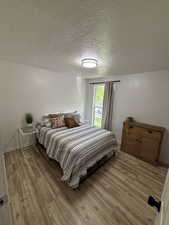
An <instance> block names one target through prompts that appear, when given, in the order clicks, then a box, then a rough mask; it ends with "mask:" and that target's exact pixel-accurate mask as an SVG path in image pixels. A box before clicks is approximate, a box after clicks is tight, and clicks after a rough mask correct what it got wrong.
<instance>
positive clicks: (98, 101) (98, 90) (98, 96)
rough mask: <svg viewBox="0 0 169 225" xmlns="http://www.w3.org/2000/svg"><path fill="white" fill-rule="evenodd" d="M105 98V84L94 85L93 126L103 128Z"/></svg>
mask: <svg viewBox="0 0 169 225" xmlns="http://www.w3.org/2000/svg"><path fill="white" fill-rule="evenodd" d="M103 97H104V84H95V85H94V95H93V110H92V121H93V125H95V126H97V127H101V121H102V109H103Z"/></svg>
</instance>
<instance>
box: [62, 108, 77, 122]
mask: <svg viewBox="0 0 169 225" xmlns="http://www.w3.org/2000/svg"><path fill="white" fill-rule="evenodd" d="M64 116H65V118H74V120H75V121H76V123H80V113H79V112H78V111H74V112H70V113H64Z"/></svg>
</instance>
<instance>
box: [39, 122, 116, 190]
mask: <svg viewBox="0 0 169 225" xmlns="http://www.w3.org/2000/svg"><path fill="white" fill-rule="evenodd" d="M38 141H39V143H40V144H41V145H42V146H43V147H44V149H45V150H46V154H47V155H48V157H49V158H51V159H54V160H56V161H57V162H58V163H59V165H60V167H61V168H62V171H63V176H62V181H64V182H65V183H67V184H68V185H69V186H70V187H71V188H73V189H75V188H77V187H78V186H79V182H80V179H81V177H84V176H85V175H86V174H87V171H88V169H89V168H91V167H92V166H94V165H95V164H96V163H97V162H98V161H99V160H101V159H102V158H104V157H106V158H110V157H112V156H113V155H115V152H116V149H117V142H116V138H115V136H114V135H113V134H112V132H109V131H106V130H104V129H101V128H98V127H95V126H91V125H89V124H82V125H80V126H78V127H75V128H71V129H70V128H69V129H68V128H67V127H61V128H57V129H51V128H47V127H42V128H41V129H40V132H39V137H38Z"/></svg>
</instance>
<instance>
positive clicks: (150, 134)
mask: <svg viewBox="0 0 169 225" xmlns="http://www.w3.org/2000/svg"><path fill="white" fill-rule="evenodd" d="M141 131H142V136H143V137H146V138H151V139H155V140H156V141H159V142H160V140H161V133H160V132H158V131H155V130H152V129H147V128H142V130H141Z"/></svg>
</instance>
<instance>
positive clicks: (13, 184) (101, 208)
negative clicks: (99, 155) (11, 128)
mask: <svg viewBox="0 0 169 225" xmlns="http://www.w3.org/2000/svg"><path fill="white" fill-rule="evenodd" d="M5 161H6V168H7V178H8V186H9V195H10V204H11V208H12V215H13V221H14V225H37V224H38V225H153V223H154V218H155V210H154V209H152V208H151V207H149V206H148V205H147V198H148V196H149V195H154V196H155V197H157V198H160V195H161V192H162V188H163V184H164V180H165V176H166V169H165V168H162V167H155V166H153V165H150V164H148V163H146V162H143V161H141V160H139V159H136V158H134V157H133V156H130V155H128V154H125V153H122V152H121V153H119V154H118V156H117V157H116V158H115V159H112V160H110V161H108V162H107V163H106V164H105V165H104V166H102V168H100V169H99V170H98V171H97V172H96V173H95V174H93V175H92V176H91V177H89V178H88V179H87V180H86V181H85V182H84V183H83V184H81V186H80V190H79V191H73V190H71V189H70V188H69V187H68V186H67V185H65V184H64V183H62V182H61V181H60V178H61V176H62V174H61V170H60V168H59V166H58V165H57V164H56V163H55V162H53V161H50V160H48V159H47V158H46V157H44V155H43V154H42V153H40V152H38V151H35V150H33V149H32V148H29V149H26V150H16V151H14V152H10V153H6V154H5Z"/></svg>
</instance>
